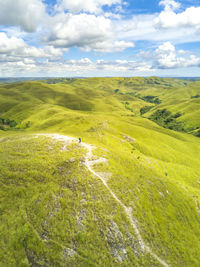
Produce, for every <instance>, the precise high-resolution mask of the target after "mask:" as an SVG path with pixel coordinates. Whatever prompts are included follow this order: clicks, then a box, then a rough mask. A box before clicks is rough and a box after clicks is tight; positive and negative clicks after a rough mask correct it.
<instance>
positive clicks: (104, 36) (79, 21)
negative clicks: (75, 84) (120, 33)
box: [44, 13, 134, 52]
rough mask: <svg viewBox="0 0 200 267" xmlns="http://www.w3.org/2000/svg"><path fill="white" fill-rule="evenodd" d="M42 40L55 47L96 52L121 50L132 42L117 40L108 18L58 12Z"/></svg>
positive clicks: (131, 45) (131, 44)
mask: <svg viewBox="0 0 200 267" xmlns="http://www.w3.org/2000/svg"><path fill="white" fill-rule="evenodd" d="M44 41H45V42H46V43H48V44H50V45H53V46H55V47H64V48H69V47H73V46H75V47H78V48H80V49H82V50H85V51H90V50H94V51H96V52H115V51H123V50H124V49H126V48H128V47H133V46H134V44H133V42H126V41H121V40H117V38H116V37H115V33H114V29H113V25H112V22H111V20H110V19H108V18H105V17H103V16H95V15H92V14H75V15H74V14H69V13H68V14H64V13H61V14H58V15H56V16H55V17H53V18H52V21H51V28H50V31H49V33H48V34H47V36H46V37H45V38H44Z"/></svg>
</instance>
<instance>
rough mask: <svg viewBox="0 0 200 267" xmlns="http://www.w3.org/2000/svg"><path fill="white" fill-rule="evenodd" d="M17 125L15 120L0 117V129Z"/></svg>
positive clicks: (4, 129)
mask: <svg viewBox="0 0 200 267" xmlns="http://www.w3.org/2000/svg"><path fill="white" fill-rule="evenodd" d="M16 126H17V122H16V121H14V120H10V119H4V118H0V130H3V131H6V130H9V129H11V128H14V127H16Z"/></svg>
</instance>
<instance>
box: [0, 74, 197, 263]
mask: <svg viewBox="0 0 200 267" xmlns="http://www.w3.org/2000/svg"><path fill="white" fill-rule="evenodd" d="M199 95H200V82H199V81H189V80H178V79H168V78H157V77H151V78H140V77H136V78H90V79H68V80H65V79H60V80H56V79H51V80H47V81H35V82H21V83H13V84H0V129H2V130H0V152H1V153H0V162H1V168H0V184H1V187H0V196H1V197H0V199H1V200H0V214H1V217H0V218H1V219H0V220H1V222H0V233H1V241H0V248H1V249H0V266H1V265H2V266H199V264H200V261H199V258H200V242H199V241H200V240H199V236H200V230H199V229H200V227H199V226H200V198H199V196H200V167H199V166H200V139H199V138H198V137H197V136H198V135H199V132H200V130H199V129H200V108H199V107H200V98H199ZM38 133H42V134H43V135H37V134H38ZM50 133H51V134H53V133H56V134H60V135H66V136H72V137H75V138H78V137H81V138H82V140H83V141H84V142H85V143H86V144H91V145H93V146H95V147H94V148H93V152H92V153H93V155H90V157H91V158H90V161H91V160H93V161H94V162H93V165H92V169H89V168H88V166H89V165H87V164H86V163H87V155H88V151H87V149H86V148H87V146H86V147H84V145H82V146H81V145H79V144H78V143H77V142H75V143H73V142H72V143H71V142H69V143H67V144H66V143H65V142H64V141H63V139H62V138H61V139H59V138H58V140H57V139H55V138H53V136H50V135H44V134H50ZM99 158H100V159H101V158H103V159H105V160H102V161H101V160H99V161H98V159H99ZM95 160H97V161H96V163H95ZM93 172H94V173H93ZM96 174H97V175H96ZM126 208H127V211H126ZM127 212H130V216H128V215H127ZM131 218H132V219H133V221H131V220H132V219H131ZM131 222H133V223H134V225H135V226H136V229H135V228H134V227H133V225H132V223H131ZM137 229H138V231H139V234H140V235H141V238H142V240H143V242H144V244H145V246H146V247H145V248H144V247H143V246H142V243H141V242H140V240H139V236H138V233H137ZM147 247H148V248H150V250H148V249H147ZM156 257H158V258H156ZM162 261H163V262H164V264H163V262H162ZM165 264H166V265H165Z"/></svg>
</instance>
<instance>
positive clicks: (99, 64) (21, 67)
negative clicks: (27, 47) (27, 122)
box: [0, 58, 152, 77]
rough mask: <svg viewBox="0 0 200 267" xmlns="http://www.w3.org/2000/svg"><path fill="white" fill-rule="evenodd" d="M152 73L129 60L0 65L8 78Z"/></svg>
mask: <svg viewBox="0 0 200 267" xmlns="http://www.w3.org/2000/svg"><path fill="white" fill-rule="evenodd" d="M143 72H152V69H151V66H150V65H148V64H146V63H144V62H136V61H128V60H113V61H106V60H97V61H92V60H90V59H89V58H82V59H80V60H74V59H72V60H66V61H62V62H53V61H48V60H47V61H44V62H40V63H38V62H37V61H34V60H23V61H22V60H19V61H18V62H8V63H7V64H5V63H3V64H0V73H2V74H4V73H6V74H7V75H8V76H21V74H22V73H26V76H28V75H36V76H42V75H44V76H65V77H66V76H79V75H81V76H88V77H89V76H93V75H96V76H108V75H113V76H122V75H123V76H132V75H138V74H139V73H143Z"/></svg>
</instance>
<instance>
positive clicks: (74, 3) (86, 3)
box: [56, 0, 122, 14]
mask: <svg viewBox="0 0 200 267" xmlns="http://www.w3.org/2000/svg"><path fill="white" fill-rule="evenodd" d="M120 4H122V1H121V0H59V1H58V3H57V5H56V9H57V10H68V11H69V12H71V13H79V12H81V11H82V12H89V13H93V14H100V13H102V12H103V10H102V7H103V6H105V5H107V6H112V5H120Z"/></svg>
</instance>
